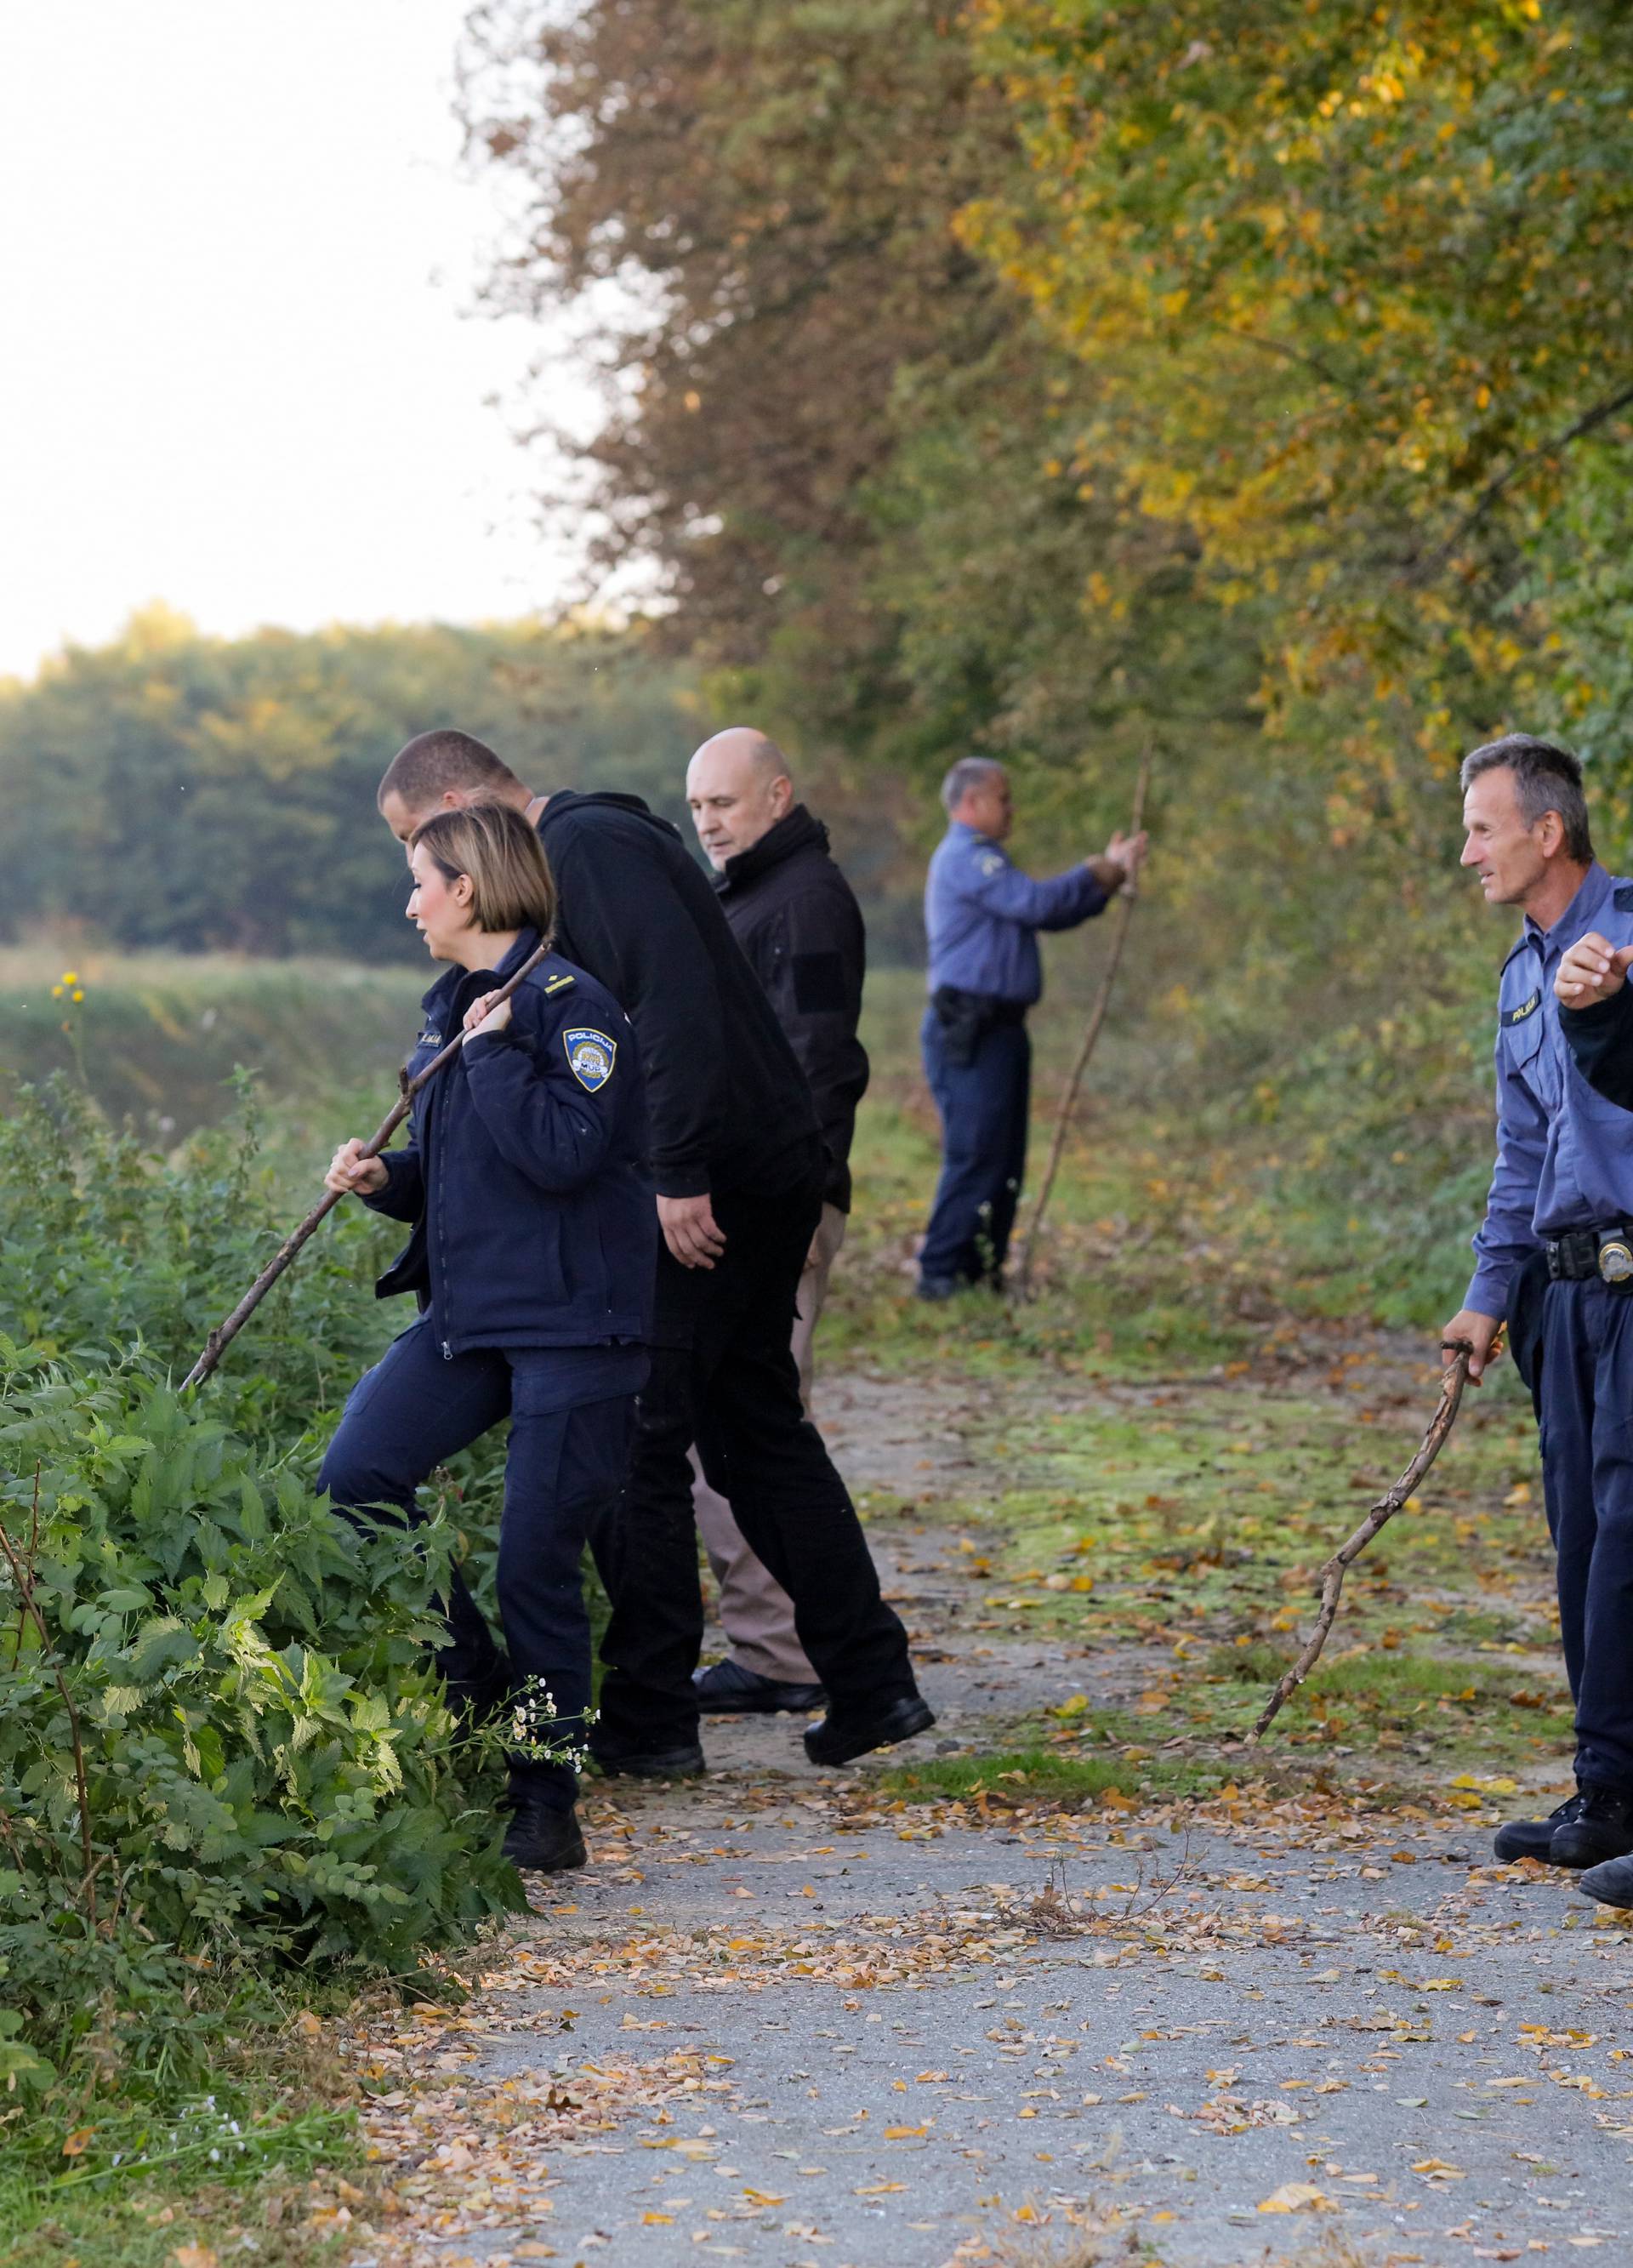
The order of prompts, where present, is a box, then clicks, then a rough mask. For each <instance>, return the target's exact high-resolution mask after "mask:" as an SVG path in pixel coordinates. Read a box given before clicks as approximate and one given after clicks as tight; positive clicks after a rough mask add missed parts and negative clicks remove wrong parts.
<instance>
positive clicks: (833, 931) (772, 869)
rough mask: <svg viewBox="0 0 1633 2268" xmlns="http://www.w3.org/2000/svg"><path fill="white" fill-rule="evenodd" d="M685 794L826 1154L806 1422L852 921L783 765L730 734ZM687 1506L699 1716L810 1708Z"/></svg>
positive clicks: (858, 955)
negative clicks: (703, 1594)
mask: <svg viewBox="0 0 1633 2268" xmlns="http://www.w3.org/2000/svg"><path fill="white" fill-rule="evenodd" d="M686 792H687V802H688V805H689V806H690V808H691V813H692V821H693V824H694V825H695V828H696V829H697V835H698V840H699V842H700V843H702V847H703V851H704V855H705V856H706V857H707V858H708V860H709V862H710V865H711V866H713V868H714V869H715V888H716V891H717V893H718V895H719V900H720V904H721V907H722V909H724V911H725V917H726V919H727V921H728V922H730V924H732V936H733V937H735V938H736V939H737V941H738V943H739V945H740V946H742V948H743V951H744V953H745V954H746V955H747V959H748V962H749V965H750V967H751V968H753V969H754V974H755V975H756V976H758V977H759V979H760V982H761V985H762V986H763V987H764V989H765V994H766V998H768V999H769V1001H770V1003H771V1005H772V1008H773V1009H774V1010H775V1012H776V1020H777V1022H778V1023H779V1024H780V1025H781V1026H782V1028H783V1034H784V1035H785V1036H786V1038H787V1040H788V1042H789V1045H790V1046H791V1048H792V1049H793V1051H794V1053H795V1055H796V1056H797V1057H798V1059H799V1064H800V1067H801V1069H802V1070H803V1071H804V1072H805V1079H806V1081H807V1083H808V1085H809V1086H810V1089H811V1094H812V1097H813V1101H815V1104H816V1110H817V1117H818V1119H819V1120H820V1123H821V1128H822V1138H823V1141H824V1143H825V1145H827V1151H828V1171H827V1178H826V1181H825V1183H824V1186H823V1191H822V1218H821V1220H820V1224H819V1226H818V1228H817V1232H816V1234H815V1235H814V1237H813V1239H812V1241H811V1249H810V1251H809V1253H808V1254H807V1256H806V1259H805V1269H804V1271H803V1273H802V1274H801V1276H800V1279H799V1294H798V1317H797V1320H796V1322H795V1324H794V1332H793V1352H794V1359H795V1361H796V1362H797V1363H798V1366H799V1384H800V1391H801V1393H802V1395H804V1397H805V1407H806V1409H807V1410H809V1409H810V1406H811V1387H812V1378H813V1359H812V1342H813V1337H814V1334H815V1330H816V1326H817V1322H818V1319H819V1317H820V1314H821V1313H822V1307H823V1303H824V1301H825V1300H826V1298H827V1295H828V1276H829V1272H830V1270H832V1268H833V1265H834V1263H835V1260H836V1259H837V1258H838V1256H839V1248H840V1246H841V1245H842V1242H843V1241H844V1234H845V1222H846V1218H847V1216H848V1214H849V1213H850V1143H851V1138H852V1136H853V1134H854V1132H855V1130H856V1116H857V1104H858V1102H860V1101H861V1100H862V1096H863V1094H864V1092H865V1090H866V1087H867V1079H868V1060H867V1053H866V1050H865V1049H864V1047H863V1045H862V1042H861V1041H860V1039H859V1038H858V1037H857V1021H858V1020H859V1018H860V1016H861V1013H862V980H863V977H864V973H865V970H866V966H867V939H866V932H865V930H864V925H863V920H862V909H861V908H860V906H858V905H857V901H856V894H855V893H854V891H853V890H852V889H851V887H850V883H849V882H848V881H847V880H845V878H844V876H843V874H842V873H841V872H840V870H839V868H838V867H837V866H836V865H835V863H834V861H833V859H832V858H830V857H829V855H828V829H827V828H825V827H824V826H823V825H822V824H821V823H820V821H818V820H815V819H813V817H812V815H811V814H810V813H809V812H808V811H807V810H806V809H805V806H804V804H802V803H798V802H796V801H795V799H794V784H793V779H792V777H791V773H790V770H789V766H788V761H787V759H786V757H784V755H783V752H782V750H781V749H780V748H779V747H777V746H776V742H775V741H774V740H769V738H768V737H767V736H766V734H765V733H760V732H756V731H754V730H753V729H752V728H750V727H747V726H742V725H739V726H734V727H732V729H731V730H729V731H727V732H724V733H716V734H715V735H714V737H713V738H712V739H711V740H705V741H704V743H703V745H702V747H701V748H699V749H698V750H697V752H696V753H695V755H694V756H693V758H692V761H691V763H690V765H689V766H688V770H687V776H686ZM692 1501H693V1505H694V1506H695V1510H696V1513H697V1526H698V1532H699V1534H700V1535H702V1539H703V1542H704V1543H705V1545H706V1546H707V1547H708V1551H709V1558H710V1565H711V1566H712V1567H713V1569H714V1573H715V1580H716V1581H717V1583H718V1585H719V1587H720V1620H721V1623H722V1624H723V1626H724V1628H725V1634H726V1636H727V1638H729V1639H730V1640H731V1651H730V1653H728V1654H727V1655H726V1657H725V1660H724V1661H717V1662H715V1663H713V1664H712V1665H711V1666H710V1668H707V1669H700V1670H699V1671H698V1673H697V1675H696V1677H695V1680H694V1681H693V1682H694V1683H695V1685H696V1687H697V1690H698V1693H699V1695H700V1697H702V1701H703V1704H704V1705H705V1707H707V1708H709V1709H712V1710H725V1711H730V1712H735V1713H739V1714H742V1713H749V1712H764V1711H771V1710H779V1709H785V1710H788V1711H791V1712H806V1711H810V1710H812V1709H813V1708H816V1707H819V1706H820V1704H821V1699H822V1689H821V1685H820V1682H819V1680H818V1678H817V1675H816V1672H815V1670H814V1669H813V1667H812V1665H811V1663H810V1661H808V1660H807V1659H806V1656H805V1650H804V1648H803V1647H802V1646H801V1645H800V1643H799V1638H798V1632H797V1631H796V1629H795V1626H794V1612H793V1607H792V1603H791V1601H790V1599H789V1597H788V1594H787V1593H786V1592H785V1591H784V1590H783V1587H782V1586H781V1585H780V1584H779V1583H778V1582H777V1580H776V1578H775V1577H774V1576H773V1575H772V1573H771V1572H770V1571H769V1568H767V1567H766V1566H765V1565H763V1563H762V1562H761V1559H760V1558H759V1557H757V1555H756V1554H755V1553H754V1550H752V1549H751V1548H750V1546H749V1544H748V1543H747V1539H746V1538H745V1536H744V1535H743V1532H742V1530H741V1528H739V1525H738V1523H737V1521H735V1520H734V1519H733V1517H732V1507H731V1506H730V1504H729V1503H728V1502H727V1501H726V1499H725V1497H724V1496H723V1495H721V1494H720V1492H719V1491H717V1490H716V1489H713V1488H710V1485H709V1484H708V1482H707V1481H706V1480H705V1479H703V1477H702V1475H701V1473H700V1475H699V1476H698V1480H697V1484H696V1485H695V1488H694V1490H693V1493H692Z"/></svg>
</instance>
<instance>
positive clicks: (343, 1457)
mask: <svg viewBox="0 0 1633 2268" xmlns="http://www.w3.org/2000/svg"><path fill="white" fill-rule="evenodd" d="M646 1364H647V1357H646V1354H645V1351H644V1350H640V1351H635V1350H630V1349H628V1348H618V1347H559V1348H558V1347H545V1348H537V1347H529V1348H509V1349H507V1348H502V1347H495V1348H491V1349H489V1348H479V1349H476V1350H474V1351H470V1352H468V1353H464V1354H456V1355H454V1356H453V1357H452V1359H446V1358H445V1357H444V1355H443V1353H442V1351H441V1347H440V1344H439V1343H438V1332H437V1329H436V1325H435V1322H434V1320H433V1316H432V1314H430V1312H428V1313H427V1314H423V1315H422V1316H421V1318H420V1320H419V1322H416V1323H414V1324H412V1325H411V1326H410V1327H409V1329H408V1330H406V1331H405V1332H404V1333H403V1334H402V1336H401V1338H398V1339H394V1341H393V1342H392V1344H391V1345H390V1346H389V1347H388V1348H387V1349H386V1353H385V1355H384V1357H383V1358H382V1359H381V1360H380V1361H379V1362H378V1363H377V1364H376V1365H375V1366H374V1368H373V1369H372V1370H371V1371H369V1372H367V1373H365V1374H364V1377H363V1378H362V1379H360V1380H359V1381H358V1382H357V1386H356V1387H355V1388H353V1390H352V1394H351V1397H350V1399H349V1401H348V1403H347V1404H346V1409H345V1413H344V1415H343V1416H342V1418H341V1422H340V1425H339V1428H338V1430H337V1431H336V1432H335V1438H334V1440H332V1441H331V1442H330V1444H329V1448H328V1454H327V1456H326V1457H325V1458H324V1460H323V1468H322V1470H321V1471H320V1473H319V1475H318V1486H319V1487H320V1489H326V1490H327V1491H328V1493H329V1496H330V1499H331V1500H332V1501H333V1503H334V1505H335V1509H336V1510H337V1511H341V1512H346V1513H350V1514H352V1515H354V1516H366V1515H367V1514H368V1513H384V1514H386V1515H387V1516H388V1517H390V1518H392V1519H394V1520H398V1519H400V1520H402V1521H408V1522H412V1521H416V1519H417V1518H418V1517H419V1513H418V1510H417V1507H416V1500H415V1491H416V1489H417V1488H418V1487H419V1485H420V1484H421V1483H422V1482H423V1480H425V1479H426V1478H427V1477H428V1476H429V1475H430V1473H431V1472H433V1471H434V1470H435V1469H436V1468H437V1466H438V1465H439V1464H441V1463H443V1462H445V1459H447V1458H449V1457H452V1456H455V1455H457V1454H458V1453H459V1451H460V1450H461V1449H466V1448H468V1447H470V1445H471V1443H472V1442H473V1441H475V1440H479V1439H480V1438H481V1436H482V1434H484V1433H485V1432H488V1431H489V1427H491V1426H494V1425H497V1424H498V1423H499V1421H500V1420H501V1419H502V1418H509V1419H510V1421H511V1439H510V1448H509V1452H508V1454H507V1456H506V1460H505V1468H504V1516H503V1520H502V1523H501V1526H500V1530H499V1563H498V1574H497V1588H498V1594H499V1614H500V1618H501V1620H502V1622H503V1623H504V1638H505V1644H506V1646H507V1647H508V1649H509V1652H510V1657H511V1672H512V1675H513V1676H514V1678H515V1679H516V1681H517V1683H518V1685H520V1684H521V1683H522V1681H523V1680H525V1679H527V1678H530V1677H533V1678H537V1679H538V1680H539V1681H540V1683H541V1684H542V1685H543V1686H544V1688H545V1689H546V1690H548V1693H549V1696H550V1697H551V1700H552V1701H553V1702H554V1704H555V1712H556V1714H555V1723H554V1724H552V1725H550V1726H548V1727H546V1728H544V1729H545V1731H546V1734H547V1736H548V1737H549V1738H551V1739H555V1737H556V1736H558V1735H559V1736H561V1737H562V1738H563V1739H564V1740H566V1741H568V1742H570V1743H571V1745H572V1746H573V1747H574V1748H582V1747H583V1746H584V1745H585V1712H587V1710H588V1709H589V1706H590V1619H589V1614H588V1611H587V1609H586V1608H585V1600H584V1585H583V1581H582V1580H581V1577H580V1573H579V1565H580V1561H581V1559H582V1557H583V1553H584V1548H585V1538H586V1536H587V1535H588V1533H589V1529H590V1525H591V1523H592V1521H598V1522H599V1521H601V1520H602V1519H604V1518H605V1516H606V1513H607V1507H608V1506H609V1504H610V1503H612V1502H614V1501H615V1500H616V1499H617V1497H618V1494H619V1492H620V1491H621V1489H622V1485H623V1477H624V1469H625V1466H626V1464H627V1463H628V1461H629V1438H630V1426H631V1423H632V1420H633V1416H634V1406H635V1404H634V1395H635V1389H636V1387H637V1386H638V1385H639V1384H640V1383H641V1381H642V1380H643V1378H644V1375H645V1371H646ZM446 1613H447V1619H448V1633H449V1643H448V1646H446V1647H445V1649H443V1651H442V1652H441V1653H439V1654H438V1666H439V1667H440V1668H441V1669H442V1670H443V1672H444V1674H445V1675H446V1676H449V1677H460V1678H468V1679H471V1680H473V1681H475V1680H479V1679H480V1678H481V1677H482V1675H483V1674H484V1672H486V1671H488V1670H490V1669H491V1668H493V1666H494V1664H495V1661H496V1659H497V1647H496V1646H495V1645H494V1641H493V1636H492V1633H491V1632H490V1631H489V1628H488V1625H487V1623H486V1621H485V1620H484V1619H483V1616H482V1611H481V1609H480V1608H479V1607H478V1606H477V1604H476V1602H475V1601H474V1599H473V1598H472V1596H471V1594H470V1592H469V1590H468V1588H467V1586H466V1583H465V1580H464V1578H463V1576H462V1575H460V1573H459V1572H458V1570H457V1569H456V1570H455V1571H454V1575H453V1580H452V1584H451V1586H450V1590H449V1596H448V1599H447V1602H446ZM511 1789H512V1792H513V1793H527V1794H530V1795H536V1796H538V1797H540V1798H541V1800H543V1801H545V1802H547V1803H551V1804H554V1805H555V1806H556V1807H557V1808H565V1807H566V1806H567V1805H569V1804H570V1803H571V1802H572V1800H573V1797H574V1795H575V1793H576V1792H577V1780H576V1778H575V1775H574V1774H573V1772H572V1771H570V1769H569V1768H568V1767H567V1766H565V1765H563V1764H543V1763H540V1762H538V1761H536V1760H533V1759H530V1758H528V1757H526V1756H513V1757H512V1758H511Z"/></svg>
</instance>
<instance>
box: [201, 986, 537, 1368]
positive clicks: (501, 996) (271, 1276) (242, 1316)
mask: <svg viewBox="0 0 1633 2268" xmlns="http://www.w3.org/2000/svg"><path fill="white" fill-rule="evenodd" d="M549 950H550V948H549V946H548V945H541V946H540V947H539V949H538V951H537V952H536V953H530V954H528V956H527V958H526V961H523V963H522V965H521V967H520V968H519V969H518V970H517V972H516V974H515V975H514V976H511V977H507V978H506V979H505V982H504V983H503V984H502V985H500V987H499V989H498V990H497V992H496V993H495V994H494V995H493V998H492V1000H491V1001H490V1002H489V1006H490V1007H492V1008H497V1006H498V1005H499V1003H500V1001H501V1000H508V999H509V998H510V997H511V993H512V992H514V991H515V990H516V988H517V986H518V985H519V983H521V981H522V979H523V978H524V977H525V976H528V975H530V974H531V972H532V971H533V969H535V968H537V967H538V966H539V963H540V962H541V961H542V960H543V959H544V957H545V955H546V954H548V952H549ZM466 1036H467V1035H466V1034H465V1033H463V1032H456V1033H455V1035H454V1036H453V1037H452V1039H451V1040H450V1041H449V1042H448V1044H447V1046H446V1047H445V1048H444V1049H442V1051H441V1053H440V1054H439V1055H435V1056H433V1057H431V1059H430V1062H429V1063H428V1064H426V1066H425V1068H424V1070H423V1071H417V1072H416V1074H415V1076H414V1077H413V1078H412V1079H404V1080H403V1081H402V1092H401V1094H400V1095H399V1096H398V1098H397V1100H396V1101H395V1102H394V1104H393V1106H392V1108H390V1109H389V1110H388V1111H387V1112H386V1116H385V1117H384V1118H383V1119H381V1121H380V1123H379V1126H378V1127H377V1128H376V1129H375V1130H374V1132H373V1133H372V1134H371V1136H370V1137H369V1138H368V1140H367V1141H366V1142H365V1143H364V1145H363V1152H362V1154H363V1155H364V1157H365V1158H378V1157H379V1153H380V1152H381V1151H382V1150H383V1149H384V1148H385V1147H386V1144H387V1142H389V1141H390V1139H391V1138H392V1136H393V1135H394V1133H395V1132H396V1130H397V1129H398V1128H399V1126H401V1123H402V1122H403V1120H404V1119H405V1118H406V1117H407V1116H408V1105H409V1104H410V1103H411V1102H412V1101H413V1100H414V1098H415V1096H416V1094H418V1093H419V1091H420V1089H421V1088H422V1087H423V1086H429V1085H430V1082H431V1080H432V1079H435V1078H436V1076H437V1074H438V1071H442V1070H443V1069H444V1068H445V1066H446V1065H447V1064H451V1063H452V1061H453V1058H454V1057H455V1056H457V1055H458V1054H459V1052H460V1049H461V1048H462V1047H463V1046H464V1045H465V1041H466ZM339 1203H340V1192H339V1191H338V1190H336V1189H325V1191H324V1192H323V1196H322V1197H321V1198H320V1201H319V1202H318V1204H314V1205H313V1208H312V1211H310V1212H309V1213H308V1214H307V1215H306V1218H305V1220H303V1221H302V1222H301V1223H300V1224H299V1226H298V1227H296V1228H292V1229H291V1231H290V1233H289V1234H288V1235H287V1236H286V1237H285V1238H284V1240H283V1243H282V1244H281V1245H280V1246H279V1247H278V1248H277V1250H276V1253H275V1254H274V1255H273V1256H272V1258H271V1259H270V1260H269V1261H268V1263H267V1264H266V1266H265V1267H264V1268H263V1269H262V1270H261V1273H260V1275H259V1276H257V1277H256V1278H255V1280H254V1283H253V1284H252V1285H250V1287H249V1289H248V1291H247V1292H245V1294H244V1296H243V1298H242V1299H241V1300H239V1303H238V1305H237V1307H234V1308H233V1310H232V1314H230V1315H228V1316H226V1317H225V1318H224V1321H222V1322H219V1323H217V1326H216V1328H215V1329H214V1330H213V1331H211V1333H210V1337H208V1338H207V1339H206V1340H205V1342H204V1351H203V1352H202V1354H201V1355H200V1357H199V1359H198V1360H197V1361H196V1362H195V1364H194V1366H193V1367H192V1369H191V1370H190V1371H188V1374H187V1376H186V1377H185V1378H184V1379H183V1380H182V1381H181V1386H182V1390H183V1392H184V1393H185V1391H186V1390H187V1388H188V1387H189V1386H202V1384H203V1382H204V1381H205V1380H206V1379H207V1378H208V1377H209V1376H210V1372H211V1371H212V1370H214V1369H215V1367H216V1366H217V1363H218V1362H219V1361H220V1360H221V1358H222V1355H223V1354H224V1351H225V1350H226V1349H227V1347H228V1346H229V1345H230V1344H232V1341H233V1340H234V1339H235V1338H237V1337H238V1335H239V1332H240V1331H241V1330H242V1329H243V1328H244V1326H245V1324H246V1322H248V1321H249V1319H250V1317H251V1316H252V1315H253V1314H254V1312H255V1310H256V1308H257V1307H259V1306H260V1305H261V1301H262V1300H264V1299H265V1298H266V1296H267V1294H268V1292H269V1291H270V1290H271V1289H272V1287H273V1285H275V1284H276V1282H277V1280H278V1278H279V1277H280V1276H281V1275H282V1274H283V1271H284V1270H285V1269H286V1268H287V1267H289V1265H290V1264H291V1262H292V1261H293V1260H294V1258H295V1256H296V1255H297V1254H298V1252H299V1250H300V1248H301V1247H302V1245H303V1244H305V1242H306V1241H307V1239H308V1238H309V1237H310V1236H311V1235H312V1234H313V1232H314V1231H315V1230H316V1229H317V1228H318V1227H320V1226H321V1224H322V1223H323V1222H324V1221H325V1220H327V1218H328V1216H329V1214H330V1213H332V1212H333V1211H334V1210H335V1206H336V1205H337V1204H339Z"/></svg>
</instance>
